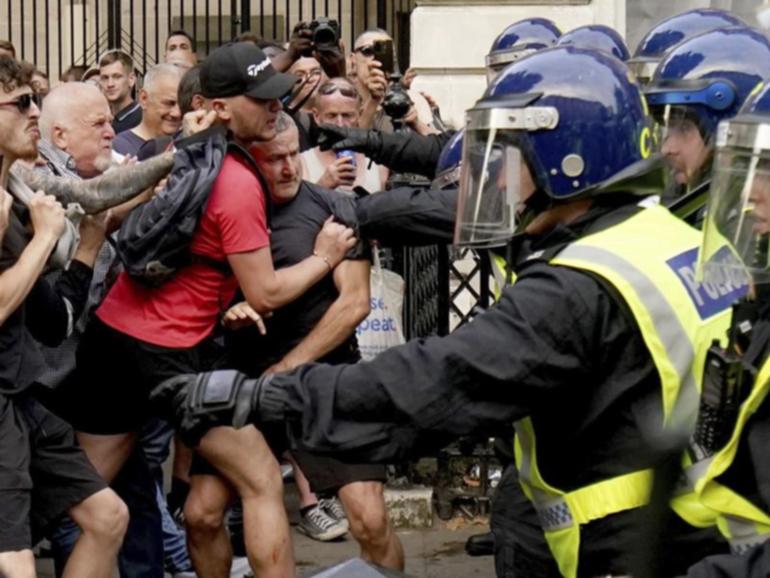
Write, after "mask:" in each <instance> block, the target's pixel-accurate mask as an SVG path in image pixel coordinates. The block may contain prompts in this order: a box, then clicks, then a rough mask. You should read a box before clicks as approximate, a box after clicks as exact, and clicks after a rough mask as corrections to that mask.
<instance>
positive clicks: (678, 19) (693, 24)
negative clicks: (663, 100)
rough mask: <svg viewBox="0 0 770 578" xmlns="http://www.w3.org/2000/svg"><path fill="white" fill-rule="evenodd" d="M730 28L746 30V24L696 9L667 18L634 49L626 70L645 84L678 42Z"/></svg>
mask: <svg viewBox="0 0 770 578" xmlns="http://www.w3.org/2000/svg"><path fill="white" fill-rule="evenodd" d="M732 26H748V24H746V22H744V21H743V20H741V19H740V18H738V17H737V16H735V15H734V14H731V13H729V12H726V11H724V10H717V9H714V8H698V9H696V10H688V11H687V12H683V13H681V14H677V15H676V16H672V17H670V18H666V19H665V20H663V21H662V22H660V23H658V24H656V25H655V26H654V27H653V29H652V30H650V31H649V32H648V33H647V34H646V35H645V36H644V38H642V40H641V42H639V46H637V48H636V52H634V56H633V57H632V58H631V59H630V60H629V62H628V66H629V68H630V69H631V70H632V71H633V72H634V74H635V75H636V77H637V79H638V80H639V82H641V83H642V84H646V83H647V82H649V80H650V79H651V78H652V77H653V74H654V73H655V69H656V68H657V66H658V63H659V62H660V60H661V59H662V58H663V56H665V54H666V52H668V51H669V50H670V49H672V48H673V47H674V46H676V45H677V44H679V43H680V42H684V41H685V40H687V39H688V38H692V37H693V36H697V35H698V34H702V33H704V32H709V31H711V30H718V29H720V28H729V27H732Z"/></svg>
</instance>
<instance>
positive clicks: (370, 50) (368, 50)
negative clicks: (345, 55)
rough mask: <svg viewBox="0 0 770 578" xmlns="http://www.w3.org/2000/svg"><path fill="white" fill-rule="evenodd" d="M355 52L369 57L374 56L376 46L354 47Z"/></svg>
mask: <svg viewBox="0 0 770 578" xmlns="http://www.w3.org/2000/svg"><path fill="white" fill-rule="evenodd" d="M353 52H358V53H360V54H363V55H364V56H366V57H367V58H372V57H373V56H374V46H371V45H370V46H360V47H359V48H354V49H353Z"/></svg>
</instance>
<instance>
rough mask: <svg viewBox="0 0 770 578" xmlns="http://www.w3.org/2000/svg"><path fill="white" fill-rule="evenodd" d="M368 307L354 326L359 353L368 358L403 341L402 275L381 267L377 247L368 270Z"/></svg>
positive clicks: (363, 357)
mask: <svg viewBox="0 0 770 578" xmlns="http://www.w3.org/2000/svg"><path fill="white" fill-rule="evenodd" d="M370 289H371V301H370V302H371V310H370V312H369V315H368V316H367V318H366V319H364V320H363V321H362V322H361V324H360V325H359V326H358V327H357V328H356V337H357V338H358V348H359V349H360V350H361V357H362V359H363V360H364V361H369V360H370V359H373V358H375V357H377V355H379V354H380V353H382V352H383V351H385V350H386V349H388V348H389V347H393V346H394V345H401V344H402V343H404V341H405V340H404V332H403V329H402V327H401V311H402V309H403V305H404V280H403V279H402V277H401V275H399V274H398V273H394V272H393V271H388V270H387V269H383V268H382V264H381V263H380V255H379V251H377V250H375V251H374V266H373V267H372V271H371V274H370Z"/></svg>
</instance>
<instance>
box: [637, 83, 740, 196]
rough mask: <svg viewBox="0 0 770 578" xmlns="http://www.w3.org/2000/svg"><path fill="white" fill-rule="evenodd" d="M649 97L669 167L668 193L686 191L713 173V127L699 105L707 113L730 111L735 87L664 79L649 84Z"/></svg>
mask: <svg viewBox="0 0 770 578" xmlns="http://www.w3.org/2000/svg"><path fill="white" fill-rule="evenodd" d="M645 96H646V98H647V103H648V104H649V106H650V108H651V109H652V112H653V116H654V117H655V120H656V121H657V134H656V140H657V143H658V146H659V149H660V152H661V153H662V155H663V158H664V159H665V161H666V164H667V165H668V168H669V171H668V175H667V183H666V189H665V193H664V194H665V195H666V196H678V195H681V194H684V193H686V192H687V191H689V190H692V189H694V188H696V187H698V186H699V185H701V184H702V183H703V182H704V181H705V180H706V179H708V178H709V175H710V174H711V158H712V155H713V151H714V139H713V134H711V133H712V132H713V129H709V127H707V126H704V125H703V122H704V121H703V120H702V119H701V118H700V117H699V115H698V108H699V109H700V112H701V113H704V114H705V111H708V110H711V111H714V112H718V111H721V110H726V109H727V108H729V107H731V106H732V105H733V103H734V102H735V89H734V88H733V86H732V85H731V84H730V83H728V82H725V81H722V80H718V79H717V80H713V79H705V80H695V81H674V82H667V81H662V82H660V83H659V84H658V85H657V86H648V87H647V90H646V91H645ZM696 107H698V108H696Z"/></svg>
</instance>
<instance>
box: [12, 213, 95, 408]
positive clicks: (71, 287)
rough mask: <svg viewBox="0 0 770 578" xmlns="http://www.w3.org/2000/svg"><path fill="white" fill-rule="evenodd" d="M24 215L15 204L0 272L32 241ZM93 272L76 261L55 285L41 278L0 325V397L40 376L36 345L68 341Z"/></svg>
mask: <svg viewBox="0 0 770 578" xmlns="http://www.w3.org/2000/svg"><path fill="white" fill-rule="evenodd" d="M20 213H23V209H22V207H21V206H20V204H19V203H18V202H15V203H14V211H13V212H12V213H11V218H10V222H9V224H8V230H7V231H6V233H5V235H4V237H3V239H2V251H1V252H0V273H1V272H3V271H6V270H7V269H9V268H11V267H12V266H13V265H14V264H15V263H16V261H17V260H18V258H19V256H20V255H21V254H22V252H23V251H24V248H25V247H26V245H27V244H28V242H29V240H30V239H31V234H30V233H29V232H28V231H27V229H26V227H24V225H23V224H22V218H20V217H19V214H20ZM92 273H93V271H92V270H91V268H90V267H88V266H86V265H84V264H83V263H80V262H79V261H72V263H71V264H70V266H69V268H68V269H67V270H66V271H63V272H62V273H61V274H60V275H59V278H58V279H57V281H56V284H55V285H54V286H53V287H52V286H51V285H49V284H48V282H47V281H46V280H45V279H42V278H41V279H38V280H37V282H36V283H35V284H34V285H33V287H32V289H31V290H30V292H29V294H28V295H27V298H26V299H25V300H24V302H23V303H22V304H21V305H20V306H19V307H18V308H17V309H16V310H15V311H14V312H13V313H11V315H10V316H9V317H8V318H7V319H6V320H5V321H4V322H3V323H2V324H0V394H3V395H7V394H16V393H20V392H22V391H24V390H26V389H27V388H28V387H29V386H30V385H32V383H33V382H35V380H37V379H38V378H39V377H40V375H41V373H42V372H43V370H44V369H45V364H44V360H43V357H42V354H41V351H40V346H39V344H38V342H40V343H43V344H44V345H47V346H49V347H53V346H55V345H58V344H59V343H60V342H61V341H62V340H63V339H64V338H65V337H66V335H67V330H68V327H69V324H70V321H71V319H77V316H78V315H80V312H81V311H82V310H83V307H84V306H85V302H86V298H87V296H88V287H89V285H90V283H91V276H92ZM63 298H66V299H67V301H68V302H69V306H68V305H67V304H66V303H65V301H64V299H63ZM68 307H71V308H72V311H71V312H70V311H69V309H68ZM33 337H34V339H33Z"/></svg>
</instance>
